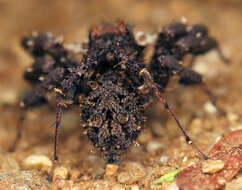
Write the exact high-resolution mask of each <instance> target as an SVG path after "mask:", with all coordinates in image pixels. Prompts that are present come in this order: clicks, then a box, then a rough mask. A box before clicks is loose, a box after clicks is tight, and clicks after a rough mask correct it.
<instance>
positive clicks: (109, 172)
mask: <svg viewBox="0 0 242 190" xmlns="http://www.w3.org/2000/svg"><path fill="white" fill-rule="evenodd" d="M117 171H118V165H116V164H107V165H106V172H105V177H115V176H116V175H117Z"/></svg>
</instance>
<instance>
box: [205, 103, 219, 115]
mask: <svg viewBox="0 0 242 190" xmlns="http://www.w3.org/2000/svg"><path fill="white" fill-rule="evenodd" d="M204 109H205V111H206V112H207V113H210V114H212V113H215V112H216V111H217V109H216V107H215V106H214V105H213V104H212V103H211V102H207V103H205V105H204Z"/></svg>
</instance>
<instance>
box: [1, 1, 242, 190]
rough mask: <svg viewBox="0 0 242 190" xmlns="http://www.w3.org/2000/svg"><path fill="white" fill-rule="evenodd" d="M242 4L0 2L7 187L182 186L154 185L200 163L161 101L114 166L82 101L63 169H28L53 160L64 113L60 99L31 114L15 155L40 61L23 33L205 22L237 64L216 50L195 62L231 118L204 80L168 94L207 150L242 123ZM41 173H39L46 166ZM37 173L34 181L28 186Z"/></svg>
mask: <svg viewBox="0 0 242 190" xmlns="http://www.w3.org/2000/svg"><path fill="white" fill-rule="evenodd" d="M241 10H242V3H241V2H240V1H239V0H238V1H236V0H233V1H226V0H222V1H218V0H215V1H212V0H211V1H209V0H206V1H180V0H175V1H156V0H153V1H128V0H123V1H112V0H107V1H103V2H102V3H100V2H99V1H79V2H77V1H74V0H73V1H72V0H71V1H68V3H66V2H64V1H51V2H49V1H37V0H26V1H24V3H23V2H20V1H16V0H13V1H8V0H3V1H1V2H0V16H1V17H3V18H5V19H2V20H1V30H0V92H1V93H0V115H1V120H0V170H1V171H0V187H1V188H0V189H4V188H5V189H6V187H9V186H7V185H13V184H14V185H15V186H24V185H26V186H29V189H30V188H32V189H44V188H46V189H49V188H50V185H52V186H53V187H54V188H55V189H64V188H66V189H71V188H72V189H113V190H114V189H120V190H121V189H132V190H136V189H166V188H167V187H168V189H175V188H176V187H175V186H174V185H172V186H171V183H168V182H165V183H162V184H161V185H154V181H155V180H156V179H158V178H159V177H160V176H162V175H164V174H166V173H168V172H170V171H172V170H174V169H183V168H185V167H188V166H190V165H192V164H195V163H197V162H198V160H199V157H198V156H197V155H196V153H195V152H194V151H193V150H192V149H191V147H189V146H187V145H186V143H185V140H184V138H183V137H182V136H181V135H180V133H179V131H178V130H177V129H176V126H175V123H174V121H173V120H172V119H171V118H170V117H169V116H168V115H167V113H166V112H165V111H164V109H163V106H162V105H160V104H157V105H155V106H154V108H153V110H154V111H153V112H154V113H155V117H154V119H153V120H152V121H150V122H149V123H148V124H147V127H146V128H145V129H144V130H143V131H142V132H141V134H140V136H139V138H138V140H137V142H136V143H135V144H134V145H133V146H131V147H130V148H129V150H128V151H127V153H125V154H124V155H123V157H122V160H123V161H122V162H121V164H120V165H119V167H118V169H116V168H115V167H107V169H106V166H105V162H104V160H103V159H102V157H101V156H100V154H99V153H98V151H97V150H95V149H94V148H93V146H92V144H91V143H90V142H89V141H88V139H87V137H86V136H85V135H83V134H82V133H83V131H82V130H81V129H80V118H79V112H80V110H79V108H78V107H77V108H74V109H72V111H67V112H65V114H64V118H63V122H62V129H61V136H60V144H59V158H60V161H59V163H58V164H57V168H59V169H57V168H56V170H54V168H53V167H52V168H51V169H49V168H48V167H49V165H52V164H53V166H55V163H53V161H51V164H49V163H48V164H49V165H48V167H47V168H48V169H43V167H42V166H44V163H38V164H39V165H38V167H32V166H31V168H32V169H31V171H24V170H30V167H28V166H26V165H25V164H24V160H26V159H27V158H28V157H29V156H33V155H41V156H46V157H47V158H48V159H50V160H52V153H53V133H54V128H52V127H50V126H52V124H53V122H54V120H55V111H54V104H52V105H51V106H48V107H41V108H40V109H36V110H31V111H29V112H28V113H27V116H26V120H25V122H24V124H23V125H24V132H23V138H22V140H21V142H20V143H19V144H18V148H17V150H16V152H14V153H8V152H7V149H8V148H9V147H10V145H11V143H12V142H13V139H14V137H15V134H16V124H17V118H18V115H19V109H18V108H16V107H14V106H13V105H17V103H18V100H19V99H20V98H22V97H23V96H24V94H25V93H26V91H27V90H29V89H30V86H28V84H27V83H25V82H24V80H23V79H22V73H23V71H24V69H25V68H26V67H27V66H29V65H30V64H31V58H30V57H29V56H28V55H27V54H26V53H24V51H23V50H22V49H21V47H20V45H19V41H20V38H21V37H22V36H23V35H24V34H27V33H30V32H32V31H33V30H36V31H43V32H46V31H51V32H53V33H55V34H57V35H58V34H63V35H64V36H65V40H66V41H67V42H75V41H85V39H86V38H87V33H88V29H89V27H90V25H92V24H99V23H101V22H103V21H110V20H113V21H115V20H116V19H118V18H123V19H124V20H126V21H127V22H129V23H133V24H134V25H135V28H134V29H135V31H144V32H147V33H148V32H156V31H158V29H159V27H161V26H164V25H165V24H168V23H170V22H171V21H173V20H181V19H183V20H184V19H185V18H186V19H187V21H188V23H203V24H206V25H207V26H208V28H209V29H210V33H211V35H212V36H214V37H216V39H217V40H218V41H219V43H220V44H221V48H222V50H223V51H224V53H225V55H226V56H227V57H228V58H229V59H230V60H231V64H230V65H229V66H228V65H224V64H223V63H222V61H221V60H220V59H219V58H218V56H217V54H216V52H215V51H212V52H210V53H208V54H206V55H205V56H201V57H199V58H197V59H196V63H195V65H194V69H195V70H196V71H198V72H199V73H201V74H203V76H204V78H205V80H206V82H207V85H208V86H209V88H210V89H211V90H212V91H213V92H214V94H215V95H216V96H217V97H218V104H219V106H220V107H222V108H223V109H225V110H226V112H227V115H226V116H223V115H220V114H219V113H218V112H217V111H216V108H214V107H213V106H212V105H211V103H210V102H209V99H208V97H207V96H206V95H205V94H204V93H203V92H202V90H201V89H200V88H199V87H193V88H184V87H181V86H178V85H175V86H174V84H173V83H171V84H170V85H169V89H167V92H166V93H165V96H166V97H167V99H168V102H169V104H170V105H171V107H172V109H174V111H175V113H176V114H177V117H178V118H179V120H180V121H181V123H182V124H183V125H184V126H185V128H186V131H187V132H188V133H189V135H191V137H192V138H193V139H194V141H195V142H196V144H197V145H198V146H199V147H200V148H201V149H202V150H203V151H204V152H205V153H207V152H208V151H209V150H210V148H211V147H212V146H213V145H214V144H215V143H216V142H217V141H218V140H219V139H220V138H221V137H222V136H223V135H224V134H227V133H229V132H230V131H233V130H237V129H242V121H241V116H242V110H241V107H242V99H241V93H242V86H241V79H242V77H241V76H242V69H241V62H242V55H241V53H240V52H241V51H242V46H241V43H242V35H241V31H242V27H241V24H240V21H241V19H242V11H241ZM43 13H44V14H43ZM189 60H190V59H189V57H188V58H187V61H185V62H184V64H188V62H189ZM150 128H152V129H153V131H154V132H155V133H156V136H154V135H153V134H152V132H151V130H150ZM32 158H33V157H32ZM41 164H42V165H41ZM37 170H39V171H40V172H38V173H37ZM109 170H111V171H109ZM58 172H59V173H58ZM53 174H56V175H53ZM57 174H58V175H57ZM1 176H2V177H1ZM20 176H21V177H20ZM29 176H31V177H29ZM54 176H57V177H54ZM28 177H29V178H30V179H31V180H30V182H29V181H28V183H27V182H26V178H28ZM51 177H53V178H52V184H51V183H50V179H51ZM3 178H4V180H3ZM16 179H17V180H16ZM47 179H48V180H49V181H48V180H47ZM32 183H33V184H32ZM36 184H39V185H36ZM236 187H241V173H240V174H238V175H237V176H236V178H235V179H233V180H232V181H231V182H229V184H226V186H225V189H236ZM22 188H24V187H22ZM26 189H27V187H26Z"/></svg>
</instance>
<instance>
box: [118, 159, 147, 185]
mask: <svg viewBox="0 0 242 190" xmlns="http://www.w3.org/2000/svg"><path fill="white" fill-rule="evenodd" d="M125 169H126V171H124V172H121V173H119V174H118V176H117V179H118V182H119V183H126V184H132V183H135V182H137V181H139V180H140V179H141V178H143V177H144V176H145V169H144V167H143V166H142V165H141V164H138V163H135V162H129V163H128V164H127V165H126V166H125Z"/></svg>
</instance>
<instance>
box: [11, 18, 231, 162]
mask: <svg viewBox="0 0 242 190" xmlns="http://www.w3.org/2000/svg"><path fill="white" fill-rule="evenodd" d="M22 46H23V47H24V49H25V50H26V51H28V52H29V53H30V54H31V55H32V56H33V58H34V63H33V65H32V66H31V67H30V68H28V69H27V70H26V72H25V73H24V78H25V79H26V80H27V81H29V82H30V83H31V84H32V86H33V89H32V91H30V92H29V93H28V94H27V96H26V97H25V98H24V99H23V101H22V102H21V103H20V106H21V107H22V108H23V109H25V110H28V109H30V108H34V107H38V106H39V105H41V104H44V103H47V100H46V98H45V95H46V93H47V92H54V93H55V96H56V122H55V125H56V127H55V139H54V142H55V143H54V159H55V160H57V159H58V157H57V137H58V128H59V126H60V122H61V118H62V114H63V108H67V107H68V105H69V104H74V105H80V109H81V126H82V127H83V128H84V129H85V131H86V134H87V136H88V138H89V139H90V140H91V141H92V143H93V144H94V146H95V147H96V148H98V149H99V150H100V151H101V152H103V153H104V155H105V158H106V160H107V162H108V163H117V162H119V156H120V154H121V153H123V152H124V151H125V150H126V149H127V148H128V147H129V146H130V145H131V143H132V142H133V141H134V140H135V139H136V138H137V137H138V135H139V133H140V131H141V130H142V128H143V126H144V123H145V120H146V115H145V109H146V107H147V105H149V100H150V99H151V98H152V96H154V95H155V96H156V97H157V98H158V99H159V100H160V101H161V102H162V103H163V104H164V107H165V109H166V110H167V111H168V112H169V113H170V115H171V116H172V117H173V118H174V119H175V121H176V123H177V125H178V127H179V128H180V130H181V131H182V133H183V135H184V136H185V138H186V142H187V143H188V144H191V145H192V147H193V148H194V149H196V151H197V152H198V153H199V154H200V156H201V157H202V158H203V159H207V157H206V156H205V155H204V154H203V153H202V152H201V151H200V150H199V149H198V148H197V147H196V146H195V145H194V144H193V142H192V140H191V139H190V138H189V136H188V135H187V134H186V133H185V131H184V130H183V128H182V126H181V125H180V123H179V121H178V120H177V119H176V116H175V114H174V113H173V111H172V110H171V109H170V108H169V106H168V103H167V102H166V100H165V99H164V98H163V96H162V95H161V92H163V91H164V90H165V88H166V86H167V84H168V81H169V80H170V79H171V77H172V76H174V75H177V76H179V78H180V79H179V83H180V84H183V85H199V84H203V82H202V76H201V75H200V74H198V73H197V72H195V71H193V70H191V69H190V68H188V67H185V66H183V64H182V60H183V58H184V56H185V55H187V54H192V55H193V56H194V57H195V56H197V55H199V54H204V53H206V52H208V51H210V50H211V49H214V48H215V49H217V50H218V52H219V54H220V55H221V58H222V59H223V60H224V61H225V62H227V60H226V59H225V58H224V56H223V55H222V54H221V52H220V50H219V48H218V44H217V42H216V40H214V39H213V38H211V37H209V36H208V33H207V28H206V27H205V26H203V25H186V24H183V23H171V24H169V25H167V26H165V27H164V28H163V29H162V30H161V32H160V33H159V35H158V39H157V41H156V44H155V49H154V54H153V57H152V59H151V61H150V64H149V65H148V66H147V65H146V64H145V63H144V50H145V48H146V46H142V45H138V43H137V42H136V40H135V38H134V34H133V31H132V27H131V26H130V25H128V24H125V23H124V22H122V21H120V22H116V23H113V24H106V25H104V26H101V27H95V26H94V27H92V29H91V30H90V32H89V42H88V48H87V52H86V53H84V55H83V58H82V59H81V60H79V61H76V60H74V59H73V51H71V50H69V49H68V48H66V46H64V45H63V44H62V42H61V41H60V40H59V39H58V38H55V37H53V36H52V35H50V34H33V35H32V36H30V37H25V38H23V40H22ZM144 89H146V90H144ZM147 89H148V90H147ZM21 119H22V120H23V118H21ZM20 126H21V125H20ZM20 126H19V130H18V137H17V138H16V141H15V143H14V145H13V146H12V148H11V149H12V150H13V149H14V148H15V146H16V144H17V142H18V140H19V139H20V136H21V128H20Z"/></svg>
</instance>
